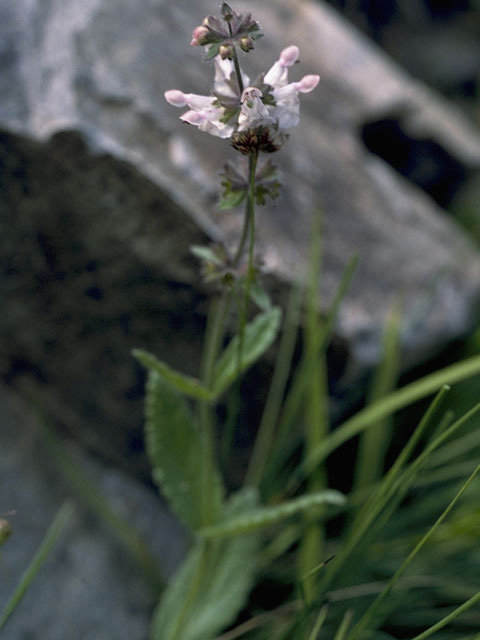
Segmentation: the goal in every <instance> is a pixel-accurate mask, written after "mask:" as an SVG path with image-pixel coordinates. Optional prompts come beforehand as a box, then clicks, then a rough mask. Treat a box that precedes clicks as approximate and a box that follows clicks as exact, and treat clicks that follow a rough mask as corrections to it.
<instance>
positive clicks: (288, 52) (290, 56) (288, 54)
mask: <svg viewBox="0 0 480 640" xmlns="http://www.w3.org/2000/svg"><path fill="white" fill-rule="evenodd" d="M299 55H300V52H299V50H298V47H297V46H295V45H294V44H292V45H291V46H290V47H287V48H286V49H284V50H283V51H282V52H281V54H280V58H279V61H280V64H281V65H282V67H291V66H292V65H293V64H295V62H296V61H297V60H298V56H299Z"/></svg>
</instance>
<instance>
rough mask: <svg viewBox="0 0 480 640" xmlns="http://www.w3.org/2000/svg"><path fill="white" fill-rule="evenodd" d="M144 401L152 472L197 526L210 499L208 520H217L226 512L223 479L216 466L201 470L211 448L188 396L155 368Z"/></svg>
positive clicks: (190, 523) (181, 515) (174, 508)
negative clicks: (209, 470) (205, 447)
mask: <svg viewBox="0 0 480 640" xmlns="http://www.w3.org/2000/svg"><path fill="white" fill-rule="evenodd" d="M145 406H146V426H145V428H146V445H147V452H148V455H149V458H150V461H151V464H152V467H153V477H154V480H155V482H156V483H157V485H158V486H159V488H160V489H161V490H162V492H163V494H164V495H165V497H166V498H167V500H168V502H169V504H170V507H171V509H172V511H173V512H174V513H175V514H176V515H177V516H178V517H179V518H180V519H181V520H182V521H183V522H184V523H185V524H186V525H187V527H189V528H190V529H193V530H194V529H196V528H198V527H200V526H202V525H204V522H205V521H204V514H205V511H206V504H205V501H206V500H208V505H207V506H208V511H209V520H210V521H212V522H215V521H216V520H217V519H219V518H220V516H221V512H222V500H223V489H222V484H221V481H220V477H219V474H218V473H217V472H216V471H214V472H213V473H212V474H210V476H209V477H208V478H205V477H204V474H203V473H202V470H203V465H202V464H201V460H202V456H204V455H209V454H207V453H205V451H203V442H202V439H201V437H200V432H199V430H198V429H197V427H196V425H195V421H194V418H193V416H192V415H191V413H190V411H189V408H188V406H187V404H186V401H185V399H184V398H182V397H181V396H180V395H179V394H178V393H177V392H176V391H175V390H174V389H172V387H171V386H169V385H168V384H165V381H164V380H163V378H162V376H161V375H160V374H159V373H158V372H157V371H153V370H152V371H150V373H149V376H148V383H147V396H146V405H145ZM205 482H208V483H209V486H208V487H206V486H205Z"/></svg>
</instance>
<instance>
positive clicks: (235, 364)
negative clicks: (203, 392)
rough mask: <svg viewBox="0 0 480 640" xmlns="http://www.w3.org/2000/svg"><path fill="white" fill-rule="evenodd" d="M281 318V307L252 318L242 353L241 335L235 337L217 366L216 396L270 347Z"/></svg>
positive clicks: (215, 376) (215, 375)
mask: <svg viewBox="0 0 480 640" xmlns="http://www.w3.org/2000/svg"><path fill="white" fill-rule="evenodd" d="M280 318H281V311H280V309H279V308H278V307H273V308H272V309H269V310H268V311H265V312H264V313H261V314H259V315H258V316H257V317H256V318H255V319H254V320H252V322H250V323H249V324H248V325H247V326H246V327H245V333H244V336H243V343H242V345H241V346H242V351H241V354H240V344H239V337H238V336H235V338H233V340H232V341H231V342H230V344H229V345H228V346H227V348H226V349H225V351H224V352H223V353H222V355H221V356H220V358H219V360H218V362H217V364H216V366H215V373H214V387H213V393H214V396H215V397H216V398H217V397H218V396H219V395H220V394H222V393H223V392H224V391H225V389H227V388H228V387H229V386H230V385H231V384H232V382H233V381H234V380H235V379H236V378H237V376H238V375H239V374H240V373H242V372H243V371H245V370H246V369H248V367H250V366H251V365H252V364H253V363H254V362H256V361H257V360H258V359H259V358H260V357H261V356H262V355H263V354H264V353H265V351H266V350H267V349H268V348H269V347H270V345H271V344H272V342H273V341H274V340H275V337H276V335H277V331H278V327H279V325H280ZM239 355H241V361H240V362H239Z"/></svg>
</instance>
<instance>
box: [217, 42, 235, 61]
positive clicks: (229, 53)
mask: <svg viewBox="0 0 480 640" xmlns="http://www.w3.org/2000/svg"><path fill="white" fill-rule="evenodd" d="M233 53H234V51H233V47H232V45H231V44H221V45H220V47H219V48H218V54H219V56H220V57H221V59H222V60H225V59H226V58H228V59H229V60H232V59H233Z"/></svg>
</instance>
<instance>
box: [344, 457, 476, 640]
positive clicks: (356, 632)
mask: <svg viewBox="0 0 480 640" xmlns="http://www.w3.org/2000/svg"><path fill="white" fill-rule="evenodd" d="M479 471H480V465H478V466H477V467H476V468H475V470H474V471H473V472H472V474H471V475H470V477H469V478H468V479H467V481H466V482H465V483H464V485H463V486H462V487H461V489H460V490H459V491H458V492H457V494H456V495H455V497H454V498H453V500H451V502H450V503H449V504H448V506H447V507H446V508H445V510H444V511H443V512H442V513H441V515H440V516H439V517H438V518H437V520H436V522H435V523H434V524H433V525H432V526H431V527H430V529H429V530H428V531H427V533H426V534H425V535H424V536H423V537H422V539H421V540H420V541H419V542H418V543H417V544H416V545H415V547H414V549H413V550H412V551H411V552H410V553H409V555H408V557H407V558H406V559H405V561H404V562H403V563H402V565H401V566H400V568H399V569H398V570H397V571H396V572H395V574H394V575H393V577H392V579H391V580H390V581H389V583H388V585H387V586H386V587H385V589H383V591H382V592H381V593H380V594H379V595H378V596H377V598H375V600H374V601H373V603H372V604H371V605H370V607H369V608H368V609H367V611H366V612H365V613H364V615H363V616H362V618H360V620H359V621H358V622H357V624H356V625H355V627H354V628H353V629H352V632H351V633H350V634H349V636H348V640H356V639H357V638H359V637H360V636H361V634H362V632H363V631H364V630H365V628H366V627H367V625H368V623H369V622H370V620H371V619H372V618H373V616H374V615H375V614H376V612H377V611H378V610H379V608H380V606H381V605H382V603H383V602H384V600H385V599H386V597H387V596H388V595H389V594H390V592H391V591H392V589H393V587H394V586H395V584H396V583H397V582H398V580H399V578H400V577H401V576H402V575H403V573H404V572H405V570H406V569H407V567H408V566H409V565H410V564H411V562H412V561H413V559H414V558H415V556H416V555H417V554H418V553H419V552H420V550H421V549H422V547H423V546H424V545H425V544H426V542H427V541H428V540H429V539H430V538H431V537H432V535H433V534H434V533H435V531H436V530H437V529H438V527H439V526H440V524H441V523H442V522H443V521H444V520H445V518H446V517H447V516H448V514H449V513H450V511H451V510H452V509H453V507H454V506H455V505H456V503H457V502H458V501H459V499H460V498H461V496H462V495H463V494H464V492H465V491H466V489H467V488H468V487H469V485H470V484H471V483H472V481H473V479H474V478H475V477H476V476H477V474H478V472H479Z"/></svg>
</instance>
